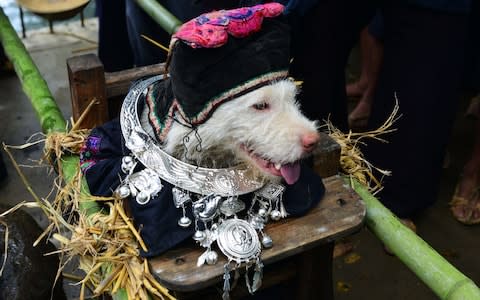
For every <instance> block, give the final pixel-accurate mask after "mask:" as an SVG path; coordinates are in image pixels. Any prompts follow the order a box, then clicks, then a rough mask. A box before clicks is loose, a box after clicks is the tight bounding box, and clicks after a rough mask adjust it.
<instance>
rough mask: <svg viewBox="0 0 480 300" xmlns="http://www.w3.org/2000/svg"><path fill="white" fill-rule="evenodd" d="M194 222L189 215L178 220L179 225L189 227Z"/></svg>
mask: <svg viewBox="0 0 480 300" xmlns="http://www.w3.org/2000/svg"><path fill="white" fill-rule="evenodd" d="M190 224H192V220H190V218H189V217H186V216H183V217H181V218H180V220H178V225H179V226H180V227H183V228H187V227H189V226H190Z"/></svg>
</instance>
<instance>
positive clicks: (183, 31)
mask: <svg viewBox="0 0 480 300" xmlns="http://www.w3.org/2000/svg"><path fill="white" fill-rule="evenodd" d="M283 10H284V6H283V5H282V4H279V3H267V4H260V5H255V6H252V7H242V8H237V9H232V10H219V11H214V12H210V13H206V14H203V15H201V16H199V17H197V18H195V19H192V20H190V21H188V22H187V23H185V24H183V25H182V26H181V27H180V28H179V30H178V31H177V32H176V33H175V34H174V35H173V38H174V39H179V40H182V41H183V42H185V43H187V44H188V45H189V46H190V47H192V48H217V47H220V46H222V45H224V44H226V43H227V40H228V35H229V34H230V35H232V36H234V37H236V38H241V37H246V36H249V35H250V34H252V33H255V32H257V31H259V30H260V28H261V26H262V22H263V18H264V17H268V18H272V17H276V16H278V15H280V14H281V13H282V12H283Z"/></svg>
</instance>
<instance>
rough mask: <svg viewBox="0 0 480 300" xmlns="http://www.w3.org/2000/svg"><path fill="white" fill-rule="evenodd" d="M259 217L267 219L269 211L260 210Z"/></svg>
mask: <svg viewBox="0 0 480 300" xmlns="http://www.w3.org/2000/svg"><path fill="white" fill-rule="evenodd" d="M258 215H259V216H260V217H262V218H265V217H266V216H267V210H266V209H265V208H260V209H259V210H258Z"/></svg>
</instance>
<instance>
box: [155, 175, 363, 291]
mask: <svg viewBox="0 0 480 300" xmlns="http://www.w3.org/2000/svg"><path fill="white" fill-rule="evenodd" d="M324 183H325V187H326V194H325V196H324V198H323V199H322V201H321V202H320V204H319V205H318V206H317V207H315V208H314V209H312V210H311V211H310V212H309V213H308V214H307V215H305V216H303V217H301V218H288V219H286V220H281V221H278V222H275V223H269V224H268V225H267V226H266V230H265V232H266V233H267V234H268V235H270V236H271V237H272V239H273V242H274V246H273V247H272V248H271V249H264V250H263V251H262V260H263V261H264V263H265V264H271V263H273V262H276V261H279V260H282V259H285V258H287V257H291V256H293V255H296V254H299V253H302V252H304V251H307V250H309V249H312V248H314V247H316V246H319V245H322V244H325V243H329V242H332V241H334V240H336V239H338V238H340V237H343V236H346V235H349V234H351V233H353V232H355V231H357V230H359V229H360V228H361V227H362V224H363V219H364V217H365V213H366V210H365V206H364V204H363V202H362V201H360V199H359V198H358V196H357V195H356V194H355V193H354V192H353V191H352V190H351V189H350V188H349V187H347V186H345V184H344V182H343V180H342V178H340V177H339V176H332V177H329V178H327V179H324ZM216 250H217V251H219V250H218V249H216ZM203 251H204V250H203V249H202V248H201V247H199V246H197V245H195V244H193V242H192V243H190V244H188V245H186V246H184V247H181V248H176V249H173V250H170V251H168V252H166V253H165V254H163V255H161V256H159V257H156V258H153V259H150V260H149V263H150V265H151V269H152V270H153V272H154V274H155V276H156V278H157V279H158V280H159V282H160V283H161V284H163V285H164V286H165V287H166V288H168V289H171V290H175V291H195V290H200V289H202V288H205V287H208V286H209V285H212V284H215V283H216V282H219V281H221V276H222V275H223V265H224V264H225V263H226V260H225V259H224V258H223V256H222V255H220V258H219V261H218V263H217V264H215V265H212V266H207V265H204V266H202V267H200V268H198V267H197V266H196V263H197V258H198V256H199V255H200V254H202V252H203ZM219 253H220V252H219Z"/></svg>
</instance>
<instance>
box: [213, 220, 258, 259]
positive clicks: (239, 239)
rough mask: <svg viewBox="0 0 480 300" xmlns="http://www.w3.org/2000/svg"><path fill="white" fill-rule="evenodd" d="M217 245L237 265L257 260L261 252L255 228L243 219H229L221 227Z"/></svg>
mask: <svg viewBox="0 0 480 300" xmlns="http://www.w3.org/2000/svg"><path fill="white" fill-rule="evenodd" d="M217 244H218V247H219V248H220V250H221V251H222V253H223V254H225V256H227V257H228V258H229V260H233V261H235V262H237V263H242V262H248V261H249V260H252V259H255V258H256V257H258V255H260V251H261V247H260V241H259V239H258V234H257V232H256V231H255V228H253V226H252V225H250V223H248V222H247V221H244V220H241V219H228V220H225V221H223V222H222V223H221V224H220V225H219V227H218V238H217Z"/></svg>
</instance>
